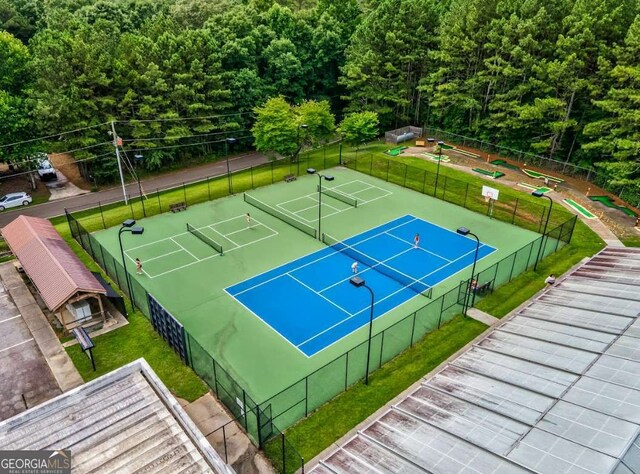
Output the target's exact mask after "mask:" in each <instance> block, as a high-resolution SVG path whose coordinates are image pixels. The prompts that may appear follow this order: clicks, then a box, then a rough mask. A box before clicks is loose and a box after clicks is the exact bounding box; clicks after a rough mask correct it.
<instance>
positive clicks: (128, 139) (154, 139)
mask: <svg viewBox="0 0 640 474" xmlns="http://www.w3.org/2000/svg"><path fill="white" fill-rule="evenodd" d="M248 131H249V130H246V129H245V130H228V131H224V132H212V133H201V134H198V135H182V136H179V137H153V138H127V139H124V138H122V137H120V138H122V141H123V142H145V141H149V142H151V141H156V140H180V139H182V138H193V137H206V136H210V135H224V134H231V133H236V132H237V133H240V132H248Z"/></svg>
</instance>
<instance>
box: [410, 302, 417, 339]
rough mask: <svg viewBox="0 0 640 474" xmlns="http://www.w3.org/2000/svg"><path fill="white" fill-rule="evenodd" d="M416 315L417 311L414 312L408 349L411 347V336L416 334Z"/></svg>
mask: <svg viewBox="0 0 640 474" xmlns="http://www.w3.org/2000/svg"><path fill="white" fill-rule="evenodd" d="M416 314H417V311H414V313H413V325H412V326H411V341H410V342H409V347H413V336H414V334H415V333H416Z"/></svg>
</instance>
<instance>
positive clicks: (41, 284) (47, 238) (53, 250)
mask: <svg viewBox="0 0 640 474" xmlns="http://www.w3.org/2000/svg"><path fill="white" fill-rule="evenodd" d="M2 236H3V237H4V238H5V240H6V242H7V244H8V245H9V247H10V248H11V250H12V251H13V253H14V254H15V255H16V257H18V260H20V263H21V264H22V268H24V271H25V272H26V273H27V275H29V278H31V281H32V282H33V284H34V285H36V287H37V288H38V291H39V292H40V295H41V296H42V299H43V300H44V302H45V304H46V305H47V307H48V308H49V310H51V311H57V310H58V309H59V308H60V307H61V306H62V305H63V304H65V303H66V302H67V300H68V299H69V298H71V297H72V296H73V295H75V294H76V293H100V294H106V293H107V290H105V289H104V288H103V287H102V285H101V284H100V283H99V282H98V280H97V279H96V277H94V276H93V274H92V273H91V272H90V271H89V270H88V269H87V267H85V266H84V264H83V263H82V262H81V261H80V259H79V258H78V257H77V256H76V254H75V253H73V250H71V248H70V247H69V246H68V245H67V243H66V242H65V241H64V239H63V238H62V237H61V236H60V234H58V232H56V230H55V229H54V227H53V226H52V225H51V223H50V222H49V221H48V220H46V219H40V218H38V217H29V216H20V217H18V218H17V219H15V220H14V221H12V222H11V223H10V224H8V225H6V226H5V227H4V228H3V229H2Z"/></svg>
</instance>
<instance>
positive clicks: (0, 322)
mask: <svg viewBox="0 0 640 474" xmlns="http://www.w3.org/2000/svg"><path fill="white" fill-rule="evenodd" d="M20 316H21V315H20V314H19V315H18V316H13V317H11V318H7V319H3V320H2V321H0V324H2V323H6V322H7V321H11V320H12V319H16V318H19V317H20Z"/></svg>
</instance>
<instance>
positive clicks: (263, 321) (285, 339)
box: [224, 274, 310, 359]
mask: <svg viewBox="0 0 640 474" xmlns="http://www.w3.org/2000/svg"><path fill="white" fill-rule="evenodd" d="M281 276H284V274H283V275H281ZM224 292H225V293H226V294H227V295H229V296H230V297H231V298H233V299H234V300H235V301H236V303H239V304H240V306H242V307H243V308H244V309H246V310H247V311H248V312H249V313H250V314H253V315H254V316H255V317H256V318H258V319H259V320H260V321H262V323H263V324H264V325H265V326H267V328H269V329H271V330H272V331H273V332H274V333H276V334H277V335H278V336H279V337H280V338H281V339H282V340H283V341H285V342H286V343H287V344H288V345H289V346H291V347H293V348H294V349H296V350H297V351H298V352H300V354H302V355H303V356H305V357H306V358H307V359H309V358H310V356H308V355H307V354H305V353H304V352H303V351H302V350H301V349H299V348H298V347H297V346H296V345H295V344H293V343H292V342H291V341H290V340H289V339H287V338H286V337H285V336H284V335H283V334H281V333H280V331H278V330H277V329H276V328H274V327H273V326H271V324H269V323H268V322H266V321H265V320H264V319H262V318H261V317H260V316H259V315H258V314H257V313H255V312H254V311H252V310H251V309H250V308H249V307H248V306H247V305H245V304H244V303H243V302H242V301H240V300H238V299H235V298H234V296H233V295H232V294H231V293H229V292H228V291H227V289H226V288H225V289H224Z"/></svg>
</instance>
